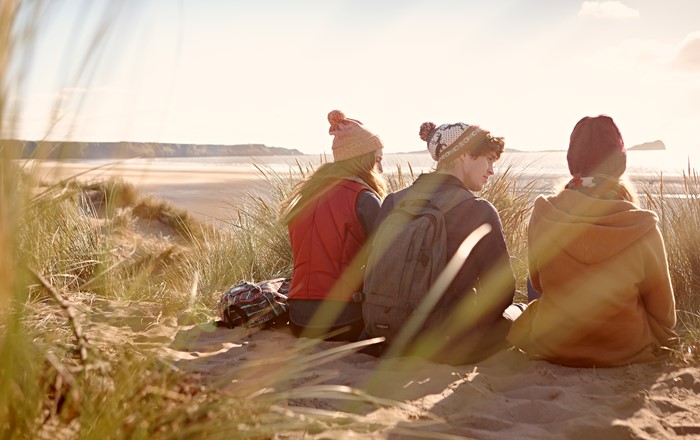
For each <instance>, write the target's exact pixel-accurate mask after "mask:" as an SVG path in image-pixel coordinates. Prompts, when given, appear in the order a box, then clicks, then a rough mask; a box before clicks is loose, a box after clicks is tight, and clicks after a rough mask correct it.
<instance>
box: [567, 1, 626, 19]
mask: <svg viewBox="0 0 700 440" xmlns="http://www.w3.org/2000/svg"><path fill="white" fill-rule="evenodd" d="M578 16H579V17H590V18H598V19H613V20H620V19H628V18H639V11H638V10H636V9H633V8H630V7H629V6H627V5H625V4H624V3H622V2H618V1H603V2H583V4H582V5H581V9H579V11H578Z"/></svg>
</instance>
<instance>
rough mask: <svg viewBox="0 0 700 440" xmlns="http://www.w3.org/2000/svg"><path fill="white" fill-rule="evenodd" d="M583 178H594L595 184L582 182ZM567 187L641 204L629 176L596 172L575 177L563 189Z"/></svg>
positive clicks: (597, 195)
mask: <svg viewBox="0 0 700 440" xmlns="http://www.w3.org/2000/svg"><path fill="white" fill-rule="evenodd" d="M583 179H592V182H593V184H592V185H585V184H582V183H581V182H582V181H583ZM565 189H572V190H574V191H579V192H581V193H583V194H586V195H588V196H591V197H596V198H599V199H606V200H626V201H628V202H632V203H634V204H635V205H639V198H638V196H637V191H636V190H635V189H634V185H633V184H632V182H631V181H630V180H629V179H628V178H627V176H623V177H620V178H615V177H611V176H608V175H607V174H595V175H593V176H590V177H584V178H581V177H574V178H573V179H571V180H569V181H568V182H567V183H566V184H565V185H564V188H563V189H562V191H563V190H565Z"/></svg>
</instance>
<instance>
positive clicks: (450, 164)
mask: <svg viewBox="0 0 700 440" xmlns="http://www.w3.org/2000/svg"><path fill="white" fill-rule="evenodd" d="M419 135H420V138H421V139H422V140H423V141H426V142H427V147H428V151H429V152H430V155H431V156H432V158H433V160H435V161H436V162H437V165H436V169H435V171H433V172H430V173H424V174H421V175H420V176H419V177H418V178H417V179H416V181H415V182H414V183H413V184H412V185H411V186H409V187H408V188H405V189H403V190H401V191H398V192H396V193H393V194H390V195H388V196H387V198H386V199H385V200H384V203H383V204H382V207H381V210H380V212H379V216H378V218H377V224H378V227H377V230H376V233H375V236H374V238H373V240H372V242H371V248H370V251H369V252H370V256H369V260H368V263H367V271H366V274H365V283H364V289H365V290H364V297H365V299H364V303H363V316H364V320H365V335H366V336H368V337H384V338H386V341H385V342H384V343H383V344H382V345H380V346H379V348H378V349H377V348H368V349H366V350H365V352H366V353H370V354H381V353H387V350H389V351H391V350H392V345H393V344H395V343H397V340H398V339H399V337H400V336H401V332H402V331H404V332H405V331H408V330H405V329H404V325H406V323H407V322H408V321H410V319H411V318H412V317H414V316H415V314H416V313H418V312H417V311H418V310H421V305H422V304H423V303H424V300H425V301H428V299H426V298H427V296H428V294H429V292H431V288H435V284H436V280H437V279H438V277H439V276H440V274H441V273H442V272H443V269H445V267H446V266H447V264H448V262H450V260H451V259H452V257H453V256H455V254H457V253H458V249H459V248H460V246H461V245H462V243H463V242H465V239H467V238H468V237H469V236H470V235H471V234H472V233H473V232H475V231H477V230H481V229H480V227H481V228H482V229H483V228H487V229H488V230H489V231H488V232H487V233H486V235H485V236H483V238H481V239H480V240H479V241H478V242H477V243H476V245H475V246H474V247H473V250H472V251H471V252H470V253H469V255H468V256H467V257H466V260H462V261H457V264H458V266H457V268H458V270H457V271H456V274H454V279H451V281H450V282H449V285H447V286H446V288H444V287H443V290H444V292H437V293H438V294H441V295H440V296H439V299H437V297H436V299H434V300H431V301H433V302H434V304H431V305H430V307H428V308H429V310H427V311H426V316H425V320H424V322H422V323H420V328H419V329H418V331H417V332H416V333H415V334H412V335H409V336H408V342H407V343H406V344H405V347H401V348H399V349H397V350H399V352H398V353H395V354H402V355H418V356H422V357H424V358H428V359H431V360H433V361H437V362H442V363H449V364H455V365H458V364H465V363H470V362H474V361H477V360H480V359H483V358H485V357H488V356H489V355H491V354H493V353H495V351H497V350H498V349H500V348H502V347H505V343H506V339H505V337H506V334H507V333H508V330H509V328H510V323H511V321H512V319H514V318H515V317H516V316H517V315H518V314H519V312H520V309H519V308H514V307H511V308H510V309H509V317H506V316H504V312H505V311H506V309H508V308H509V307H510V306H511V305H512V303H513V297H514V294H515V277H514V275H513V271H512V269H511V266H510V256H509V253H508V249H507V247H506V241H505V237H504V234H503V228H502V225H501V221H500V217H499V215H498V212H497V211H496V209H495V208H494V206H493V205H492V204H491V203H489V202H488V201H487V200H485V199H483V198H481V197H477V196H476V195H474V192H478V191H481V190H482V189H483V188H484V186H485V185H486V183H487V182H488V179H489V177H490V176H492V175H493V174H494V171H493V164H494V162H496V161H497V160H498V159H499V158H500V157H501V154H502V153H503V150H504V140H503V138H501V137H496V136H493V135H492V134H491V133H490V132H489V131H487V130H484V129H482V128H481V127H479V126H477V125H470V124H466V123H461V122H460V123H454V124H443V125H440V126H439V127H438V126H436V125H435V124H434V123H432V122H426V123H423V124H422V125H421V127H420V132H419ZM482 225H487V226H482ZM459 258H463V257H461V256H458V257H457V260H458V259H459ZM431 294H435V293H433V292H431ZM404 338H406V336H404ZM394 348H395V346H394Z"/></svg>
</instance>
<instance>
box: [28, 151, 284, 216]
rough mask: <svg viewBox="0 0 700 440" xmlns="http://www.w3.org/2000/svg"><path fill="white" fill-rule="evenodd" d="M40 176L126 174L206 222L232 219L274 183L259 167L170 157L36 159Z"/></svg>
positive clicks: (143, 188) (91, 177) (31, 164)
mask: <svg viewBox="0 0 700 440" xmlns="http://www.w3.org/2000/svg"><path fill="white" fill-rule="evenodd" d="M27 167H28V169H31V170H32V172H33V173H34V175H35V176H36V177H37V178H38V179H41V180H43V181H44V182H46V183H53V182H57V181H59V180H63V179H69V178H72V177H75V178H77V179H78V180H80V181H82V182H92V181H99V180H107V179H113V178H116V179H122V180H123V181H124V182H126V183H130V184H132V185H134V187H135V188H136V189H137V190H138V191H139V192H140V193H142V194H143V195H150V196H153V197H156V198H159V199H162V200H165V201H168V202H170V203H172V204H173V205H174V206H175V207H177V208H180V209H184V210H186V211H188V212H189V213H190V214H192V215H193V216H194V217H195V218H197V219H198V220H201V221H212V222H215V223H220V224H221V223H226V222H228V220H229V219H231V218H232V216H233V215H234V213H235V210H236V209H237V208H238V207H239V206H241V204H242V203H244V202H245V200H246V198H247V197H248V196H249V195H250V194H255V195H259V196H266V195H268V194H269V192H270V185H269V184H268V183H267V182H266V180H265V177H264V176H263V174H262V173H261V172H259V171H257V170H256V169H254V168H252V169H251V170H247V169H241V168H240V167H235V166H228V167H227V166H216V165H212V164H205V163H199V164H194V165H192V164H178V163H172V162H167V161H158V160H152V161H119V162H117V161H115V162H111V163H105V164H96V163H94V162H88V161H85V162H78V161H33V162H29V163H27Z"/></svg>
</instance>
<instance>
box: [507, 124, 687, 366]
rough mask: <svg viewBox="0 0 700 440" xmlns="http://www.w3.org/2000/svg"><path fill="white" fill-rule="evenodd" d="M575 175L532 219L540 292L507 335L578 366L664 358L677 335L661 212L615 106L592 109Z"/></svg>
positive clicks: (538, 205) (572, 167) (574, 150)
mask: <svg viewBox="0 0 700 440" xmlns="http://www.w3.org/2000/svg"><path fill="white" fill-rule="evenodd" d="M566 157H567V162H568V165H569V171H570V172H571V176H572V178H571V180H569V181H568V183H567V184H566V186H565V187H564V188H563V189H562V190H561V191H559V193H558V194H556V195H553V196H547V197H544V196H539V197H538V198H537V199H536V200H535V205H534V208H533V211H532V214H531V218H530V223H529V227H528V255H529V256H528V260H529V271H530V281H531V284H532V290H533V293H534V294H535V295H534V296H539V299H535V300H533V301H531V302H530V305H529V306H528V308H527V310H525V312H524V313H523V314H522V315H521V316H520V317H519V318H518V319H517V320H516V321H515V323H514V324H513V327H512V329H511V331H510V334H509V335H508V339H509V340H510V341H511V342H512V343H513V344H514V345H515V346H516V347H518V348H520V349H521V350H523V351H524V352H526V353H527V354H528V355H531V356H532V357H535V358H539V359H546V360H548V361H551V362H554V363H559V364H563V365H569V366H574V367H590V366H598V367H610V366H616V365H626V364H629V363H633V362H643V361H651V360H655V359H658V358H659V356H660V355H661V354H663V353H664V352H666V353H668V350H664V349H663V348H662V347H664V346H666V347H669V346H670V345H671V344H673V343H674V340H675V338H676V334H675V333H674V331H673V327H674V325H675V323H676V310H675V300H674V296H673V288H672V286H671V279H670V276H669V271H668V263H667V257H666V249H665V246H664V240H663V238H662V235H661V231H660V230H659V225H658V223H659V219H658V217H657V215H656V214H655V213H654V212H652V211H648V210H644V209H641V208H640V207H639V206H638V202H637V198H636V196H635V194H634V189H633V186H632V185H631V184H630V183H629V182H627V181H626V179H624V178H623V174H624V172H625V169H626V167H627V153H626V150H625V144H624V142H623V140H622V135H621V134H620V130H619V129H618V127H617V125H616V124H615V122H614V121H613V119H612V118H611V117H609V116H607V115H599V116H595V117H588V116H587V117H584V118H583V119H581V120H580V121H578V123H577V124H576V126H575V127H574V129H573V131H572V133H571V137H570V140H569V149H568V151H567V156H566Z"/></svg>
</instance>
